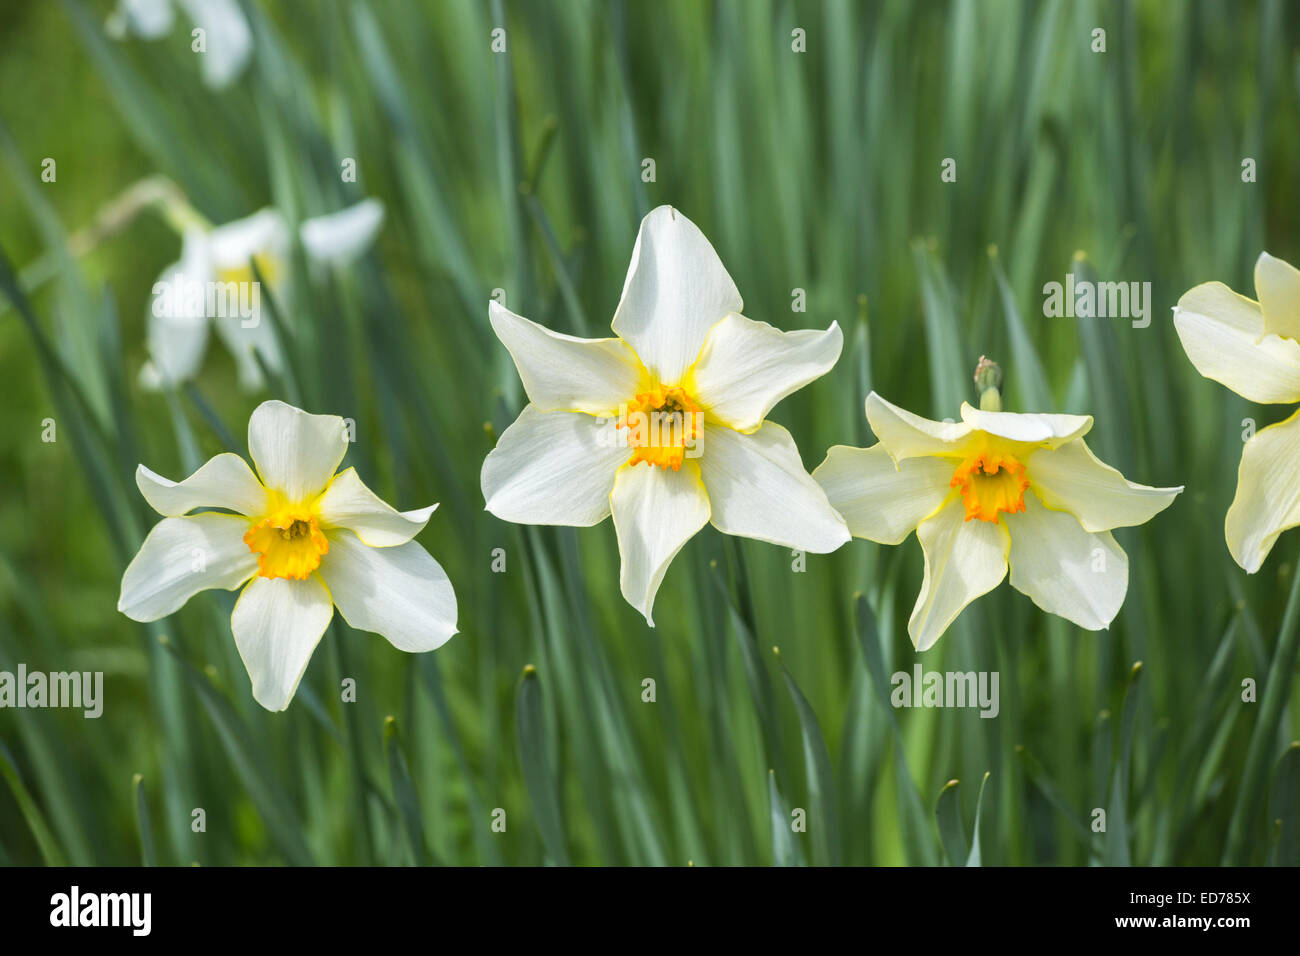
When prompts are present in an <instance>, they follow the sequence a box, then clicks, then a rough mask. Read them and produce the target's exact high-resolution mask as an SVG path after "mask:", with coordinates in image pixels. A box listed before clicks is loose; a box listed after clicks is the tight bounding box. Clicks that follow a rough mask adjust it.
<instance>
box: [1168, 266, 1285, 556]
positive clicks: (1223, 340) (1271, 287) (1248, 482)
mask: <svg viewBox="0 0 1300 956" xmlns="http://www.w3.org/2000/svg"><path fill="white" fill-rule="evenodd" d="M1255 294H1256V295H1258V296H1259V301H1258V302H1256V301H1255V300H1253V299H1247V298H1246V297H1245V296H1242V295H1238V294H1237V293H1235V292H1233V291H1232V290H1231V289H1229V288H1228V287H1227V286H1226V285H1224V284H1223V283H1222V282H1206V283H1203V284H1201V285H1198V286H1197V287H1196V288H1194V289H1192V290H1191V291H1189V292H1187V293H1185V294H1184V295H1183V297H1182V298H1181V299H1179V300H1178V305H1177V307H1175V309H1174V327H1175V328H1176V329H1177V330H1178V338H1179V339H1180V340H1181V341H1182V343H1183V350H1184V351H1186V352H1187V357H1188V358H1189V359H1191V360H1192V364H1193V365H1195V366H1196V370H1197V371H1198V372H1200V373H1201V374H1202V375H1204V376H1205V377H1206V378H1209V379H1213V380H1214V381H1216V382H1218V383H1220V384H1221V385H1226V386H1227V387H1228V388H1230V389H1232V391H1234V392H1236V393H1237V394H1238V395H1240V396H1241V397H1242V398H1245V399H1247V400H1249V401H1252V402H1260V403H1262V404H1267V405H1294V404H1295V403H1297V402H1300V271H1297V270H1296V269H1295V268H1294V267H1293V266H1291V265H1290V264H1289V263H1286V262H1283V261H1282V260H1281V259H1275V258H1273V257H1272V256H1270V255H1269V254H1268V253H1267V252H1264V253H1260V256H1259V259H1258V260H1257V261H1256V262H1255ZM1297 475H1300V411H1297V412H1295V413H1294V414H1292V415H1291V417H1290V418H1288V419H1286V421H1283V422H1279V423H1278V424H1276V425H1269V426H1268V427H1267V428H1263V429H1261V430H1260V431H1259V432H1257V433H1256V434H1254V435H1252V436H1251V437H1250V439H1249V440H1247V442H1246V444H1245V447H1244V448H1243V449H1242V452H1241V465H1240V467H1239V468H1238V469H1237V494H1236V496H1235V497H1234V498H1233V499H1232V505H1231V506H1230V507H1229V508H1228V514H1227V517H1226V519H1225V520H1224V527H1223V532H1224V538H1225V539H1226V540H1227V542H1228V550H1229V551H1230V552H1231V553H1232V558H1233V560H1234V561H1236V562H1237V564H1239V565H1241V567H1242V568H1243V569H1244V570H1246V571H1247V572H1249V573H1251V574H1254V573H1255V572H1256V571H1258V570H1259V569H1260V566H1261V565H1263V563H1264V559H1265V558H1267V557H1268V553H1269V551H1271V550H1273V544H1274V543H1275V542H1276V541H1277V539H1278V536H1279V535H1280V534H1281V533H1282V532H1283V531H1286V530H1288V529H1290V528H1294V527H1296V525H1300V480H1297Z"/></svg>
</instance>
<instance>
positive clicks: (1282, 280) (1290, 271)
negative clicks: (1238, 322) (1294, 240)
mask: <svg viewBox="0 0 1300 956" xmlns="http://www.w3.org/2000/svg"><path fill="white" fill-rule="evenodd" d="M1255 294H1256V295H1258V296H1259V307H1260V311H1261V312H1262V313H1263V320H1264V321H1263V332H1262V334H1272V335H1279V336H1282V337H1283V338H1288V339H1291V340H1292V341H1295V340H1296V339H1300V269H1296V267H1295V266H1293V265H1291V263H1289V262H1285V261H1283V260H1282V259H1276V258H1274V257H1273V256H1270V255H1269V254H1268V253H1267V252H1261V253H1260V254H1259V258H1258V259H1256V260H1255Z"/></svg>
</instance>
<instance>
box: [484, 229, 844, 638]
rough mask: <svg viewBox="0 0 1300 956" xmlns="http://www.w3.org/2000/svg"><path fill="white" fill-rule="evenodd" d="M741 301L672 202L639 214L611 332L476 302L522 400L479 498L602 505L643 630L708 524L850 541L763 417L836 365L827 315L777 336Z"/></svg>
mask: <svg viewBox="0 0 1300 956" xmlns="http://www.w3.org/2000/svg"><path fill="white" fill-rule="evenodd" d="M740 310H741V300H740V293H739V292H737V291H736V286H735V283H733V282H732V281H731V276H729V275H728V274H727V270H726V269H725V268H724V267H723V265H722V263H721V262H720V261H719V259H718V255H717V253H716V252H714V250H713V246H711V245H710V244H709V241H708V239H706V238H705V237H704V235H703V233H701V232H700V230H699V229H698V228H696V226H695V224H694V223H692V222H691V221H690V220H689V219H687V218H686V217H685V216H683V215H682V214H681V213H680V212H677V211H676V210H674V209H673V208H671V207H670V206H660V207H659V208H657V209H655V210H654V211H652V212H651V213H650V214H649V215H648V216H646V217H645V219H644V220H643V221H642V222H641V229H640V232H639V233H638V235H637V239H636V245H635V246H634V247H633V249H632V262H631V265H630V266H629V268H628V273H627V280H626V281H625V283H624V285H623V296H622V299H621V300H620V301H619V304H618V309H617V310H616V311H615V313H614V321H613V329H614V332H615V333H616V335H617V336H618V337H617V338H606V339H581V338H575V337H574V336H571V335H560V334H558V333H556V332H552V331H550V330H549V329H546V328H544V327H542V326H540V325H538V324H536V323H535V322H530V321H529V320H528V319H525V318H523V317H521V316H518V315H515V314H514V313H513V312H510V311H509V310H508V309H506V308H504V307H502V306H501V305H499V304H498V303H496V302H491V303H489V305H488V316H489V318H490V319H491V322H492V328H493V329H494V330H495V331H496V334H497V337H498V338H500V339H501V341H502V343H503V344H504V345H505V347H506V348H507V349H508V350H509V352H510V355H511V357H512V358H513V359H514V362H515V366H516V367H517V368H518V370H519V377H520V378H521V379H522V380H523V384H524V390H525V391H526V392H527V393H528V399H529V404H528V405H527V406H526V407H525V408H524V410H523V411H522V412H521V413H520V415H519V418H518V419H517V420H516V421H515V422H514V424H512V425H511V426H510V427H509V428H508V429H506V431H505V432H504V433H503V434H502V435H501V439H500V441H498V442H497V445H496V448H494V449H493V450H492V452H491V453H490V454H489V455H488V456H487V460H486V461H484V462H483V473H482V486H483V497H484V499H485V500H486V501H487V509H488V510H489V511H491V512H492V513H493V514H494V515H496V516H497V517H499V518H504V519H505V520H507V521H515V522H519V523H523V524H543V525H575V526H580V527H586V526H590V525H595V524H599V523H600V522H601V521H603V520H604V519H605V518H606V517H608V516H609V515H610V513H611V512H612V513H613V516H614V530H615V533H616V535H617V538H618V547H619V554H620V555H621V557H622V572H621V574H620V576H619V583H620V585H621V587H622V592H623V596H624V597H625V598H626V599H627V601H628V603H629V604H631V605H632V606H633V607H635V608H636V609H637V610H638V611H640V612H641V613H642V614H643V615H644V616H645V619H646V622H647V623H648V624H649V625H650V626H651V627H653V626H654V621H653V619H652V617H651V608H652V606H653V605H654V599H655V592H656V591H658V589H659V584H660V582H661V581H662V580H663V577H664V574H665V572H666V571H667V570H668V565H669V563H670V562H671V561H672V559H673V557H674V556H675V555H676V554H677V552H678V551H680V550H681V548H682V546H683V545H684V544H685V543H686V542H687V541H688V540H689V539H690V538H691V537H692V536H693V535H694V534H695V533H696V532H697V531H699V530H700V529H701V528H702V527H704V525H705V524H706V523H709V522H711V523H712V524H713V526H714V527H715V528H717V529H718V530H719V531H722V532H724V533H726V534H732V535H739V536H741V537H746V538H755V539H757V540H759V541H767V542H771V543H773V544H779V545H782V546H784V547H789V548H797V549H800V550H803V551H811V552H815V553H824V552H827V551H834V550H835V549H836V548H838V547H839V546H840V545H842V544H844V543H845V542H846V541H848V531H847V530H846V529H845V527H844V522H843V520H842V519H841V518H840V516H839V515H838V514H836V513H835V511H834V510H833V509H832V508H831V507H830V505H829V504H828V503H827V501H826V495H825V494H824V493H823V492H822V490H821V489H820V488H819V487H818V486H817V484H816V483H815V482H814V481H813V480H812V478H811V477H810V476H809V475H808V473H807V472H806V471H805V470H804V467H803V463H802V461H800V458H799V451H798V449H797V448H796V447H795V443H794V439H793V438H791V437H790V433H789V432H787V431H786V430H785V429H784V428H782V427H781V426H780V425H777V424H775V423H773V422H766V421H764V418H765V417H766V416H767V413H768V412H769V411H770V410H771V408H772V406H773V405H775V404H776V403H777V402H779V401H780V400H781V399H782V398H784V397H785V396H787V395H789V394H790V393H792V392H794V391H796V390H797V389H800V388H802V387H803V386H804V385H807V384H808V383H809V382H811V381H812V380H813V379H815V378H818V377H819V376H821V375H823V374H825V373H826V372H827V371H828V370H829V369H830V368H831V366H833V365H834V364H835V361H836V359H838V358H839V354H840V348H841V346H842V345H843V336H842V335H841V333H840V329H839V326H838V325H835V324H833V323H832V325H831V327H830V328H829V329H827V330H826V331H824V332H821V331H816V330H806V331H799V332H782V331H780V330H779V329H776V328H773V327H772V326H770V325H767V324H765V323H762V322H755V321H753V320H752V319H747V318H745V317H744V316H742V315H740Z"/></svg>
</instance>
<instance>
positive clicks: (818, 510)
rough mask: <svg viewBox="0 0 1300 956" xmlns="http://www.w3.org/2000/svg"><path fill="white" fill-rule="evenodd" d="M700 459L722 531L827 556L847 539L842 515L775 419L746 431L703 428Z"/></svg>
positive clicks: (713, 518) (715, 522) (716, 524)
mask: <svg viewBox="0 0 1300 956" xmlns="http://www.w3.org/2000/svg"><path fill="white" fill-rule="evenodd" d="M699 447H700V449H701V450H702V452H703V454H702V455H701V457H700V458H699V459H698V460H699V464H700V473H701V475H702V476H703V478H704V487H705V488H706V489H707V490H708V495H709V507H710V508H711V509H712V516H711V518H710V520H711V521H712V522H713V526H714V527H715V528H717V529H718V530H719V531H721V532H723V533H724V534H734V535H739V536H740V537H743V538H754V539H755V540H758V541H766V542H768V543H770V544H776V545H781V546H782V547H786V548H797V549H799V550H801V551H811V552H813V553H814V554H825V553H827V552H829V551H834V550H835V549H836V548H838V547H839V546H840V545H842V544H844V543H845V542H847V541H848V540H849V529H848V528H847V527H845V525H844V519H842V518H841V517H840V516H839V514H837V513H836V511H835V509H834V508H832V507H831V505H830V502H829V501H827V500H826V492H825V491H823V490H822V487H821V485H819V484H817V482H815V481H813V479H812V476H811V475H809V474H808V472H806V471H804V467H803V461H802V460H801V459H800V458H799V449H798V448H797V447H796V446H795V443H794V439H793V438H791V437H790V433H789V432H788V431H786V430H785V429H784V428H782V427H781V426H780V425H778V424H776V423H775V422H764V423H763V427H762V428H760V429H759V430H758V431H756V432H754V433H753V434H751V435H745V434H742V433H740V432H738V431H734V430H732V429H730V428H727V427H726V426H725V425H710V424H706V425H705V426H704V441H703V442H702V443H701V445H700V446H699Z"/></svg>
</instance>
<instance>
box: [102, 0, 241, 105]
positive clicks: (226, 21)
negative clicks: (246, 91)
mask: <svg viewBox="0 0 1300 956" xmlns="http://www.w3.org/2000/svg"><path fill="white" fill-rule="evenodd" d="M178 7H179V8H180V11H181V13H182V15H183V17H184V19H185V20H186V22H187V24H188V27H189V29H192V30H193V31H199V30H201V31H203V32H202V42H201V46H200V48H199V49H198V50H197V52H200V53H202V54H203V55H202V56H201V57H200V59H199V69H200V70H201V72H202V75H203V82H204V83H206V84H207V85H208V86H210V87H211V88H213V89H215V90H220V89H224V88H225V87H227V86H229V85H230V84H231V83H233V82H234V81H235V80H237V79H239V75H240V74H241V73H243V72H244V69H245V67H247V65H248V61H249V59H250V58H251V56H252V54H253V31H252V29H251V28H250V27H249V25H248V19H247V18H246V17H245V16H244V11H243V10H241V9H240V6H239V0H118V6H117V9H115V10H114V11H113V13H112V15H111V16H110V17H109V19H108V23H107V24H106V28H107V30H108V32H109V33H110V34H112V35H114V36H116V37H118V38H119V39H121V38H124V37H126V36H128V35H135V36H138V37H142V38H143V39H146V40H158V39H161V38H162V37H165V36H167V35H168V34H169V33H171V32H172V27H173V26H174V25H175V22H176V12H177V8H178ZM191 44H192V45H200V38H199V37H197V36H194V35H193V34H191Z"/></svg>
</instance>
